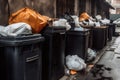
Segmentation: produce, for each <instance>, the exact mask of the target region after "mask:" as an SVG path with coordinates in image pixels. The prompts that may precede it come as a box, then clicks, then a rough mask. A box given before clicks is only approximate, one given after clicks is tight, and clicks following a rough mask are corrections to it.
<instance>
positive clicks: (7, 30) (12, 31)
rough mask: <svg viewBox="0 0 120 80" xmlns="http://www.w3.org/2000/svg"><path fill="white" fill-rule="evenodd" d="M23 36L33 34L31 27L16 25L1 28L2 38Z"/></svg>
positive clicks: (24, 24)
mask: <svg viewBox="0 0 120 80" xmlns="http://www.w3.org/2000/svg"><path fill="white" fill-rule="evenodd" d="M22 34H24V35H25V34H32V29H31V26H30V25H29V24H27V23H23V22H20V23H14V24H10V25H8V26H6V27H5V26H0V35H1V36H14V37H15V36H18V35H22Z"/></svg>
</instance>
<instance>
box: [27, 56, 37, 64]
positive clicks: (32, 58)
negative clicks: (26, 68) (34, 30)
mask: <svg viewBox="0 0 120 80" xmlns="http://www.w3.org/2000/svg"><path fill="white" fill-rule="evenodd" d="M37 59H39V55H35V56H32V57H28V58H26V62H31V61H35V60H37Z"/></svg>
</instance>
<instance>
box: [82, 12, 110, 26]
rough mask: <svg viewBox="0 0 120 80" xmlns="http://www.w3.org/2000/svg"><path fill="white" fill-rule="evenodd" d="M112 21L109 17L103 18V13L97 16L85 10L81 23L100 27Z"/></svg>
mask: <svg viewBox="0 0 120 80" xmlns="http://www.w3.org/2000/svg"><path fill="white" fill-rule="evenodd" d="M109 23H110V20H109V19H107V18H104V19H103V18H102V16H101V15H96V16H95V18H93V17H92V16H89V15H88V14H87V13H86V12H83V13H82V14H81V15H80V25H82V26H94V27H100V26H102V25H107V24H109Z"/></svg>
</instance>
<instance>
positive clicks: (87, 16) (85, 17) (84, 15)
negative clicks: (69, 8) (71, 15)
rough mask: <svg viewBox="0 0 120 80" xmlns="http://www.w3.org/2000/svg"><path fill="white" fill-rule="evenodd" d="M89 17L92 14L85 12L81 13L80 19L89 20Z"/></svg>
mask: <svg viewBox="0 0 120 80" xmlns="http://www.w3.org/2000/svg"><path fill="white" fill-rule="evenodd" d="M89 18H90V16H89V15H88V14H87V13H86V12H83V13H82V14H81V15H80V21H84V20H88V19H89Z"/></svg>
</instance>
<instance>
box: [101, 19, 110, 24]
mask: <svg viewBox="0 0 120 80" xmlns="http://www.w3.org/2000/svg"><path fill="white" fill-rule="evenodd" d="M100 22H101V23H102V24H109V23H110V20H108V19H106V18H105V19H103V20H100Z"/></svg>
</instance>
